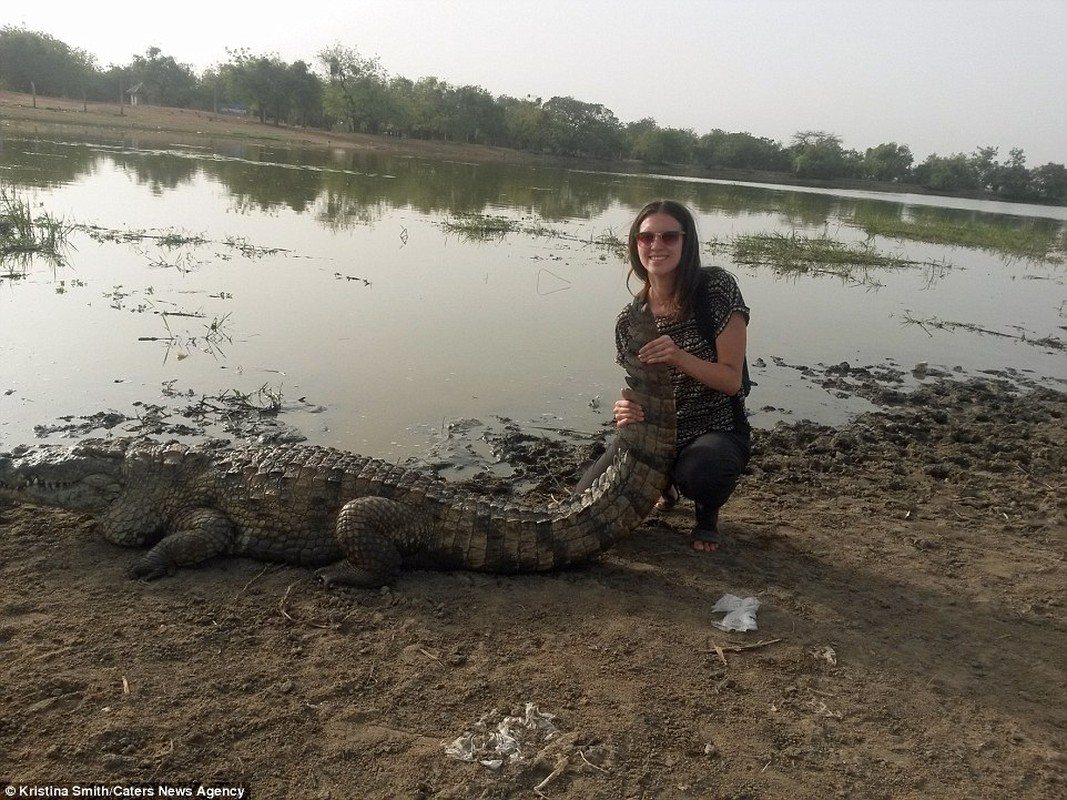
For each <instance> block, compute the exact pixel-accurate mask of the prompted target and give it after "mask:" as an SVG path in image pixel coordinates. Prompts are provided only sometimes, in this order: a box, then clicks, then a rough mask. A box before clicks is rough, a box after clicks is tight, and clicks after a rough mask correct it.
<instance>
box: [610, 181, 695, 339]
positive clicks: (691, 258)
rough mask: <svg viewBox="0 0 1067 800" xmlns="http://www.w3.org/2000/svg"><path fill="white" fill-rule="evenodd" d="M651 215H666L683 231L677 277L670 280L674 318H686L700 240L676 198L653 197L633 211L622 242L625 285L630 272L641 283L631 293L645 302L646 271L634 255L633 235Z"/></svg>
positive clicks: (690, 215)
mask: <svg viewBox="0 0 1067 800" xmlns="http://www.w3.org/2000/svg"><path fill="white" fill-rule="evenodd" d="M653 214H669V215H670V216H672V217H674V218H675V219H676V220H677V221H678V224H679V225H680V226H681V229H682V230H683V231H684V232H685V236H683V237H682V255H681V260H680V261H679V262H678V279H677V280H676V281H675V283H674V301H675V303H676V304H677V307H678V313H677V319H678V320H679V321H681V320H686V319H689V318H690V317H691V316H692V315H693V299H694V297H695V296H696V291H697V287H698V286H699V285H700V281H701V272H700V242H699V240H698V239H697V225H696V221H695V220H694V219H693V215H692V214H691V213H690V211H689V209H688V208H686V207H685V206H684V205H682V204H681V203H679V202H678V201H677V200H653V201H652V202H651V203H648V204H647V205H646V206H645V207H644V208H642V209H641V210H640V211H639V212H637V217H635V218H634V221H633V224H632V225H630V237H629V239H628V240H627V242H626V249H627V251H628V253H629V255H630V272H629V273H628V274H627V275H626V285H627V287H629V285H630V276H631V275H633V276H636V277H637V279H638V280H639V281H641V284H642V285H641V288H640V290H638V292H637V294H636V295H634V296H635V297H637V298H638V299H639V300H640V301H641V302H643V303H647V302H648V299H649V298H648V270H647V269H645V267H644V265H643V264H642V263H641V258H640V257H639V256H638V254H637V234H638V233H639V232H640V230H641V223H642V222H644V221H645V220H646V219H647V218H648V217H651V216H652V215H653ZM631 293H633V290H632V289H631Z"/></svg>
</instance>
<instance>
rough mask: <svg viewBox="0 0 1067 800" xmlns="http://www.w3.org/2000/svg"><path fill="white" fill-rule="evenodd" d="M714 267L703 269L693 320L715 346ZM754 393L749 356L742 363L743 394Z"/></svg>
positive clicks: (706, 338) (707, 339)
mask: <svg viewBox="0 0 1067 800" xmlns="http://www.w3.org/2000/svg"><path fill="white" fill-rule="evenodd" d="M712 269H713V267H703V268H701V270H700V272H701V279H700V288H699V290H698V291H697V296H696V301H695V302H694V303H693V318H694V319H695V320H696V324H697V330H699V331H700V335H701V336H703V337H704V339H705V341H707V342H708V344H711V345H714V344H715V335H716V332H715V321H714V320H713V319H712V318H711V309H710V308H708V281H710V280H711V270H712ZM751 391H752V379H751V378H750V377H749V376H748V356H745V360H744V361H742V362H741V394H742V395H743V396H744V397H748V393H749V392H751Z"/></svg>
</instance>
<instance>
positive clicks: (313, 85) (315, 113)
mask: <svg viewBox="0 0 1067 800" xmlns="http://www.w3.org/2000/svg"><path fill="white" fill-rule="evenodd" d="M287 84H288V88H289V91H290V93H291V98H292V103H293V108H294V110H295V112H296V115H297V117H298V120H299V124H300V125H301V126H303V127H305V128H306V127H307V126H308V125H321V124H322V79H321V78H319V76H318V75H316V74H315V73H314V72H312V71H311V68H310V67H308V65H307V63H306V62H304V61H294V62H293V63H292V64H290V65H289V75H288V76H287Z"/></svg>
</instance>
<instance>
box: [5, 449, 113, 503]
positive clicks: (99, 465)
mask: <svg viewBox="0 0 1067 800" xmlns="http://www.w3.org/2000/svg"><path fill="white" fill-rule="evenodd" d="M128 445H129V440H125V439H116V440H104V439H87V440H85V441H84V442H81V443H79V444H77V445H75V446H74V447H66V446H61V445H51V444H39V445H20V446H18V447H16V448H15V449H14V450H12V451H11V452H7V453H0V492H2V493H4V494H7V495H14V496H16V497H18V498H20V499H24V500H32V501H34V502H38V503H44V504H46V505H53V506H61V507H63V508H70V509H75V510H79V511H99V510H100V509H102V508H105V507H106V506H107V505H108V504H110V503H111V502H112V501H113V500H114V499H115V498H116V497H118V495H119V492H120V490H121V489H122V464H123V460H124V458H125V454H126V448H127V447H128Z"/></svg>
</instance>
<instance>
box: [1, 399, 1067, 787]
mask: <svg viewBox="0 0 1067 800" xmlns="http://www.w3.org/2000/svg"><path fill="white" fill-rule="evenodd" d="M1065 413H1067V396H1065V395H1064V394H1063V393H1058V392H1054V391H1050V390H1047V389H1037V390H1033V391H1030V392H1025V393H1019V392H1017V391H1015V390H1014V389H1011V388H1010V387H1009V386H1008V385H1007V384H1002V383H998V382H974V381H972V382H960V383H956V382H948V381H946V382H939V383H931V384H930V385H928V386H925V387H923V388H921V389H920V390H918V391H917V392H916V393H914V394H912V395H908V396H905V397H903V398H900V402H899V404H898V405H895V406H893V407H891V408H889V409H887V410H886V411H884V412H880V413H877V414H872V415H867V416H864V417H861V418H860V419H858V420H857V421H856V422H855V423H854V424H852V425H849V426H848V427H844V428H840V429H833V428H825V427H820V426H815V425H812V424H810V423H797V424H793V425H789V426H780V427H778V428H775V429H774V430H772V431H765V432H760V433H759V434H758V439H757V448H756V455H755V457H754V461H753V466H752V470H751V474H750V475H748V476H746V478H745V480H744V482H743V483H742V485H741V487H740V488H739V490H738V493H737V496H736V497H735V499H734V500H733V501H732V502H731V503H730V505H729V506H728V510H727V512H726V513H725V514H724V520H723V529H724V531H725V532H726V533H728V534H730V535H731V536H732V537H733V538H734V539H735V540H736V545H737V546H736V549H734V550H733V551H732V552H731V553H729V554H717V555H713V556H705V555H700V554H697V553H695V552H693V551H692V550H691V549H690V548H689V542H688V537H687V536H686V535H685V534H686V531H687V530H688V526H689V524H690V515H691V508H690V507H688V506H687V505H685V504H683V505H681V506H680V507H679V508H678V509H677V510H675V511H673V512H671V513H670V514H668V515H664V516H659V517H653V518H652V519H650V520H649V521H648V523H647V524H646V525H645V526H643V527H642V528H641V529H640V530H639V531H638V532H637V534H636V535H635V536H634V537H632V538H631V539H628V540H627V541H625V542H622V543H621V544H620V545H619V546H618V547H617V548H616V549H614V550H613V551H612V552H610V553H609V554H608V555H606V556H605V557H604V558H602V559H601V560H600V561H598V562H596V563H594V564H591V565H589V566H587V567H584V568H581V569H574V570H572V571H568V572H565V573H561V574H552V575H533V576H521V577H495V576H484V575H475V574H466V573H427V572H410V573H406V574H405V575H404V576H403V578H402V579H401V580H400V582H399V583H398V585H397V586H396V587H394V588H393V589H392V590H390V591H382V592H369V593H368V592H347V591H333V592H327V591H324V590H323V589H321V588H320V587H319V586H318V585H316V583H315V581H314V579H313V577H312V574H311V573H310V571H308V570H303V569H297V568H292V567H285V566H277V565H264V564H261V563H256V562H253V561H248V560H235V559H230V560H226V559H219V560H216V561H213V562H211V563H209V564H207V565H204V566H202V567H200V568H196V569H189V570H185V571H182V572H180V573H179V574H176V575H174V576H172V577H169V578H167V579H164V580H161V581H159V582H155V583H138V582H133V581H129V580H127V579H126V578H125V576H124V572H125V570H126V568H127V567H129V566H130V564H131V563H132V562H133V561H134V560H135V559H136V558H137V556H138V553H136V552H133V551H126V550H122V549H119V548H116V547H113V546H111V545H108V544H105V543H104V542H102V541H101V540H99V539H98V538H97V537H96V535H95V533H94V531H93V529H92V519H91V518H90V517H87V516H83V515H76V514H71V513H69V512H62V511H56V510H50V509H45V508H39V507H34V506H30V505H22V504H18V503H16V502H13V501H11V500H0V582H2V584H3V586H4V591H3V595H2V600H0V646H2V651H0V652H2V653H3V659H2V661H0V687H2V688H0V709H2V718H0V781H11V782H12V783H13V784H16V785H20V786H25V785H36V786H46V785H50V786H56V785H60V786H67V787H70V786H71V785H72V784H74V783H80V784H88V783H95V782H106V783H122V784H123V785H130V784H147V785H150V786H152V787H158V786H159V785H161V784H164V785H170V786H174V785H182V786H185V785H193V784H201V783H202V784H204V785H206V786H216V787H217V786H221V785H231V786H232V785H240V786H244V787H248V788H249V789H250V790H251V796H252V797H255V798H287V797H310V798H348V797H360V798H427V799H428V798H441V799H442V800H443V799H444V798H511V797H549V798H575V799H576V800H577V798H582V800H586V799H588V798H605V799H606V800H607V799H609V798H610V800H616V799H617V798H685V797H693V798H733V799H734V800H741V799H742V798H814V797H820V798H822V797H840V798H961V797H966V798H998V800H999V799H1000V798H1006V797H1011V798H1058V797H1063V796H1064V794H1065V793H1067V757H1065V753H1067V706H1065V704H1064V696H1065V694H1064V690H1065V684H1067V675H1065V663H1067V662H1065V661H1064V653H1065V652H1067V614H1065V607H1064V588H1065V586H1067V580H1065V565H1064V553H1065V551H1067V548H1065V543H1067V541H1065V540H1067V535H1065V531H1067V507H1065V501H1064V498H1065V497H1067V423H1065V417H1064V415H1065ZM580 458H581V456H580V454H578V453H574V454H572V456H571V458H570V461H571V463H570V464H569V468H570V470H571V472H573V471H574V470H577V468H578V461H579V460H580ZM533 461H534V462H535V463H534V464H533V465H527V466H526V467H525V469H526V471H527V473H528V474H527V476H526V477H528V478H529V477H535V478H536V477H538V475H537V470H538V466H537V459H533ZM560 470H561V467H560V464H559V463H557V464H556V465H555V466H554V467H552V468H551V469H549V470H543V474H542V475H541V477H542V478H544V480H545V484H544V485H545V486H546V487H548V486H552V485H554V483H553V482H552V481H551V480H550V479H551V478H558V476H559V474H560ZM564 471H566V470H564ZM550 473H551V474H550ZM490 488H499V487H490ZM535 491H536V490H535ZM725 593H733V594H735V595H738V596H740V597H749V596H752V597H755V598H757V599H758V600H759V601H760V603H761V606H760V608H759V611H758V614H757V620H758V625H759V630H758V631H753V632H749V633H723V632H721V631H719V630H717V629H716V628H715V627H713V626H712V621H713V620H715V619H718V618H719V616H720V615H716V614H713V613H712V607H713V605H714V604H715V602H716V601H717V600H718V599H719V598H720V597H721V596H722V595H723V594H725ZM528 704H529V705H528ZM528 708H529V711H527V709H528ZM507 715H513V716H515V717H517V718H518V720H522V721H521V722H520V721H517V720H513V721H512V722H510V723H507V724H508V725H509V728H508V729H509V731H510V733H511V734H513V735H514V737H515V739H516V740H517V742H518V743H519V745H520V747H521V755H522V758H521V759H519V760H516V761H515V762H513V763H508V762H506V763H504V764H503V765H502V766H500V767H499V768H496V769H493V768H490V767H488V766H483V765H482V764H481V763H477V762H473V763H472V762H466V761H461V760H458V759H456V758H454V757H451V756H450V755H448V754H446V746H447V745H449V744H451V743H453V742H455V741H456V740H457V739H460V738H461V737H464V736H465V735H467V737H468V738H466V739H464V740H463V742H464V743H466V744H467V745H468V746H477V745H484V744H485V743H486V740H487V734H486V731H487V730H493V729H496V728H497V726H499V725H500V724H501V723H502V722H505V720H504V718H505V716H507ZM543 715H553V716H552V718H551V719H550V720H549V719H548V717H547V716H543ZM527 720H528V721H529V722H530V725H529V726H528V727H527V726H526V725H525V722H526V721H527ZM538 721H540V722H541V723H542V724H544V723H548V722H550V723H551V725H552V726H553V728H554V730H555V731H556V733H555V734H554V735H552V732H551V731H550V730H548V729H546V728H545V727H537V726H535V725H534V723H536V722H538ZM482 755H483V756H484V757H485V758H486V759H487V760H488V759H491V758H493V757H496V756H495V755H494V754H493V753H492V752H490V751H488V750H487V751H484V752H482ZM505 761H506V759H505Z"/></svg>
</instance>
